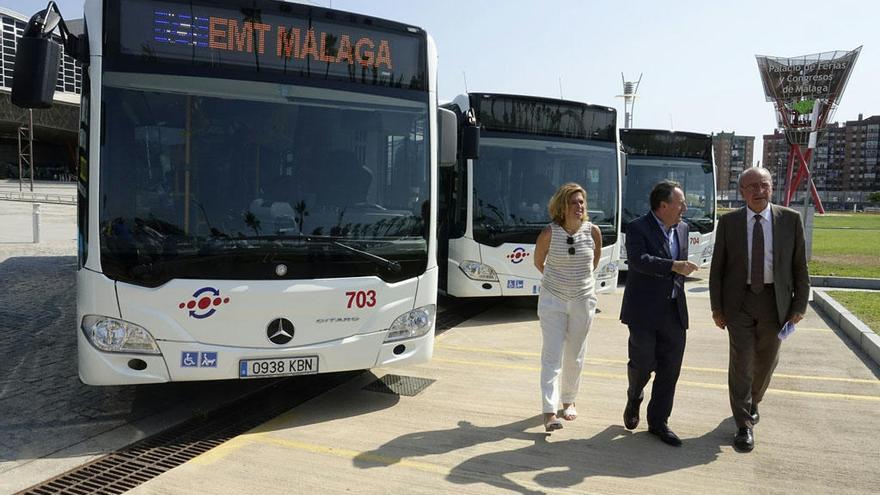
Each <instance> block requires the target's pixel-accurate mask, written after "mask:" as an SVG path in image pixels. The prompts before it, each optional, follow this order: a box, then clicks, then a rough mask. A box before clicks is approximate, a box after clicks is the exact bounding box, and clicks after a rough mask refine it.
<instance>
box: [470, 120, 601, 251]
mask: <svg viewBox="0 0 880 495" xmlns="http://www.w3.org/2000/svg"><path fill="white" fill-rule="evenodd" d="M473 167H474V212H473V215H474V218H473V221H474V239H475V240H476V241H477V242H479V243H481V244H486V245H490V246H498V245H500V244H502V243H505V242H518V243H534V242H535V239H536V238H537V236H538V233H539V232H540V231H541V229H542V228H544V227H545V226H546V225H547V223H548V222H550V217H549V214H548V213H547V203H548V202H549V200H550V197H551V196H553V193H554V192H555V190H556V187H558V186H559V185H561V184H563V183H566V182H577V183H578V184H580V185H581V186H583V188H584V189H585V190H586V191H587V210H588V213H589V217H590V221H591V222H593V223H595V224H596V225H598V226H599V228H600V229H601V230H602V234H603V244H606V245H607V244H610V243H613V242H615V241H616V239H615V237H616V229H615V219H616V217H617V211H616V210H617V187H616V184H617V152H616V150H615V144H614V143H613V142H610V143H604V142H590V143H585V142H584V141H576V140H564V139H558V140H557V139H554V140H542V139H534V138H522V139H516V138H508V137H504V138H501V137H491V136H487V137H483V138H482V139H481V140H480V158H479V159H478V160H475V161H474V165H473Z"/></svg>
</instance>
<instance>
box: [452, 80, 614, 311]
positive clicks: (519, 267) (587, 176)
mask: <svg viewBox="0 0 880 495" xmlns="http://www.w3.org/2000/svg"><path fill="white" fill-rule="evenodd" d="M443 107H444V108H449V109H450V110H452V111H453V112H455V113H456V115H457V116H458V122H459V127H460V140H459V142H460V143H461V148H462V152H461V153H460V154H459V160H458V162H457V163H456V165H455V166H454V167H453V168H448V169H443V170H441V177H440V188H441V192H440V201H441V225H440V229H441V234H440V237H441V242H440V250H441V256H440V270H441V275H440V287H441V290H443V291H445V292H446V293H447V294H448V295H451V296H456V297H479V296H530V295H536V294H538V293H539V291H540V280H541V273H540V272H538V269H537V268H536V267H535V265H534V258H533V255H534V252H535V241H536V239H537V237H538V234H539V233H540V232H541V230H542V229H543V228H544V227H546V226H547V224H548V223H549V222H550V217H549V214H548V213H547V203H548V202H549V200H550V197H551V196H552V195H553V193H554V192H555V191H556V189H557V188H558V187H559V186H560V185H562V184H564V183H566V182H577V183H578V184H580V185H581V186H583V187H584V189H585V190H586V191H587V206H588V213H589V219H590V221H591V222H593V223H595V224H596V225H598V226H599V228H600V229H601V231H602V246H603V247H602V257H601V259H600V261H599V267H598V269H597V271H596V287H597V290H598V291H599V292H608V291H612V290H614V288H615V286H616V285H617V259H618V246H619V243H618V238H619V232H620V222H619V220H620V215H619V213H618V212H619V201H620V181H619V173H618V170H619V163H618V157H619V154H618V141H617V113H616V111H615V110H614V109H613V108H609V107H604V106H597V105H587V104H584V103H578V102H574V101H568V100H556V99H548V98H536V97H531V96H519V95H505V94H488V93H470V94H467V95H462V96H459V97H457V98H456V99H455V100H454V101H453V102H452V103H449V104H445V105H443ZM475 136H478V137H479V138H478V139H476V138H475ZM444 239H445V240H446V242H443V240H444ZM444 249H445V250H446V252H444V251H443V250H444ZM444 264H445V266H444Z"/></svg>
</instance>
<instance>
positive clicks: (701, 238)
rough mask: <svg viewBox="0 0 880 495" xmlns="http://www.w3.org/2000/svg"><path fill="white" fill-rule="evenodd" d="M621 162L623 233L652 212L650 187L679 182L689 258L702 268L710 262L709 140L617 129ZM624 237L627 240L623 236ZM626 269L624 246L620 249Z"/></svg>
mask: <svg viewBox="0 0 880 495" xmlns="http://www.w3.org/2000/svg"><path fill="white" fill-rule="evenodd" d="M620 144H621V146H622V148H623V151H624V159H623V226H622V230H623V235H624V236H626V226H627V224H628V223H629V222H630V221H631V220H634V219H636V218H638V217H639V216H641V215H644V214H645V213H648V212H649V211H650V210H651V206H650V198H649V197H650V195H651V189H652V188H653V187H654V184H656V183H657V182H659V181H661V180H663V179H671V180H674V181H676V182H678V183H679V184H681V186H682V188H683V189H684V194H685V199H686V200H687V205H688V211H687V212H686V213H685V214H684V221H685V222H687V224H688V226H690V236H689V239H688V242H689V246H688V258H689V259H690V261H692V262H694V263H696V264H697V265H699V266H700V267H702V268H706V267H708V266H709V264H710V263H711V262H712V247H713V245H714V243H715V221H716V218H715V215H716V212H715V159H714V155H713V153H712V136H711V135H708V134H698V133H693V132H672V131H664V130H654V129H621V130H620ZM624 239H625V237H624ZM620 260H621V262H622V263H621V265H620V269H621V270H626V269H627V261H626V248H625V243H622V247H621V250H620Z"/></svg>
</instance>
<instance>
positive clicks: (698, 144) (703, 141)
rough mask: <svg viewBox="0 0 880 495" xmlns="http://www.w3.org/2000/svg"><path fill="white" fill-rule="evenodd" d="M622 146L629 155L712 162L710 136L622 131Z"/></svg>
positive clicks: (659, 131)
mask: <svg viewBox="0 0 880 495" xmlns="http://www.w3.org/2000/svg"><path fill="white" fill-rule="evenodd" d="M620 144H621V146H622V147H623V151H624V152H625V153H626V154H628V155H642V156H665V157H675V158H696V159H700V160H703V161H707V162H708V161H712V136H711V135H710V134H701V133H697V132H681V131H667V130H662V129H620Z"/></svg>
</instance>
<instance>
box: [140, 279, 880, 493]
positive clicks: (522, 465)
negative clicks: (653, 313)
mask: <svg viewBox="0 0 880 495" xmlns="http://www.w3.org/2000/svg"><path fill="white" fill-rule="evenodd" d="M620 298H621V295H620V294H613V295H607V296H601V297H600V307H601V308H602V309H603V313H601V314H600V315H599V317H598V318H597V320H596V323H595V326H594V328H593V330H592V331H591V334H590V337H589V339H590V341H589V350H588V362H587V367H586V369H585V371H584V380H583V383H582V392H581V399H580V400H579V401H578V409H579V411H580V414H581V416H580V417H579V418H578V419H577V421H575V422H570V423H566V424H565V428H564V429H563V430H560V431H558V432H555V433H553V434H552V435H546V434H545V433H544V432H543V427H542V426H541V422H540V421H541V420H540V416H539V414H538V412H539V397H538V388H537V381H538V371H539V366H540V363H539V355H538V352H539V348H540V333H539V328H538V324H537V321H536V319H535V313H534V309H533V308H516V307H511V306H504V307H498V308H495V309H493V310H491V311H489V312H487V313H484V314H483V315H480V316H478V317H477V318H474V319H472V320H470V321H468V322H466V323H465V324H463V325H460V326H459V327H456V328H454V329H452V330H450V331H448V332H447V333H445V334H443V335H442V336H440V337H439V338H438V340H437V348H436V353H435V358H434V359H433V361H432V362H431V363H429V364H427V365H423V366H418V367H413V368H408V369H402V370H374V374H371V373H368V374H365V375H363V376H362V377H361V378H360V379H359V380H356V381H354V382H351V383H348V384H346V385H343V386H340V387H339V388H337V389H335V390H332V391H330V392H328V393H327V394H325V395H324V396H321V397H319V398H317V399H315V400H312V401H310V402H308V403H306V404H304V405H302V406H300V407H297V408H295V409H293V410H291V411H289V412H288V413H287V414H285V415H283V416H281V417H278V418H276V419H275V420H273V421H270V422H268V423H266V424H264V425H262V426H261V427H259V428H257V429H255V430H253V431H251V432H250V433H248V434H245V435H242V436H240V437H237V438H235V439H234V440H231V441H229V442H227V443H226V444H223V445H221V446H220V447H218V448H215V449H214V450H212V451H210V452H208V453H206V454H204V455H202V456H200V457H197V458H195V459H194V460H192V461H190V462H189V463H187V464H184V465H182V466H180V467H178V468H176V469H174V470H172V471H169V472H167V473H165V474H164V475H162V476H160V477H158V478H156V479H154V480H152V481H150V482H148V483H146V484H144V485H141V486H140V487H139V488H137V489H135V490H134V492H135V493H216V492H218V491H220V490H222V491H225V492H233V493H359V494H360V493H430V494H434V495H436V494H438V493H524V494H537V493H615V494H617V493H634V494H635V493H639V494H644V493H652V494H656V493H676V494H678V493H716V494H720V493H736V494H741V493H748V492H753V491H757V492H759V493H800V494H808V493H838V494H839V493H876V490H877V479H878V478H877V476H878V474H877V473H878V472H880V435H878V434H877V432H878V431H880V414H878V412H880V381H878V376H880V371H878V370H877V369H876V367H874V366H873V365H872V364H870V363H869V362H868V361H866V360H865V359H863V357H862V356H860V355H858V354H857V353H856V351H853V350H852V349H850V348H849V347H848V345H847V344H846V343H845V341H844V340H842V339H841V337H840V336H839V335H838V334H837V333H835V331H832V330H831V329H830V328H829V327H828V325H826V323H825V322H824V321H823V320H822V319H821V318H820V317H819V316H818V315H817V314H816V313H815V312H814V311H813V310H812V309H811V310H809V311H808V314H807V317H806V318H805V320H804V321H803V322H802V323H801V324H800V325H799V328H798V330H797V332H796V333H795V334H794V335H793V336H792V337H791V338H789V340H787V341H786V342H785V343H784V345H783V349H782V354H781V362H780V365H779V368H778V369H777V373H776V375H775V378H774V380H773V383H772V384H771V389H770V390H769V391H768V393H767V395H766V398H765V401H764V402H763V403H762V405H761V413H762V419H761V423H760V424H759V425H758V426H757V428H756V431H755V435H756V442H757V447H756V449H755V451H754V452H752V453H751V454H738V453H736V452H734V450H733V448H732V447H731V440H732V435H733V432H734V430H735V427H734V423H733V421H732V419H731V418H730V411H729V407H728V401H727V385H726V383H727V375H726V368H727V337H726V334H725V333H723V332H722V331H720V330H718V329H716V328H714V327H713V326H712V323H711V319H710V318H709V311H708V288H707V286H706V284H705V282H703V281H698V282H694V283H691V284H689V298H690V301H689V302H690V310H691V322H692V323H691V324H692V328H691V330H690V331H689V333H688V345H687V350H686V352H685V362H684V369H683V372H682V376H681V380H680V382H679V386H678V393H677V397H676V407H675V410H674V412H673V416H672V418H671V419H670V426H671V427H672V428H673V429H674V430H675V431H676V432H677V433H678V434H679V435H680V436H681V437H682V439H683V440H684V446H683V447H682V448H672V447H668V446H666V445H665V444H662V443H661V442H660V441H659V440H658V439H657V438H655V437H654V436H653V435H650V434H648V433H647V431H646V430H645V425H644V424H642V425H640V427H639V428H638V429H637V430H636V431H635V432H629V431H627V430H625V429H624V428H623V426H622V417H621V414H622V410H623V406H624V403H625V394H624V390H625V388H626V383H627V382H626V340H627V332H626V329H625V328H624V327H623V326H621V325H620V323H619V322H618V321H617V319H616V315H617V311H618V308H619V304H620ZM386 373H396V374H404V375H411V376H417V377H423V378H429V379H432V380H436V381H435V382H434V383H433V384H431V385H430V386H429V387H427V389H425V390H424V391H423V392H421V393H420V394H419V395H417V396H415V397H397V396H394V395H388V394H383V393H377V392H373V391H367V390H363V387H364V386H365V385H366V384H367V383H369V382H370V381H372V380H374V379H375V378H376V377H377V376H382V375H384V374H386ZM643 415H644V408H643ZM643 423H644V422H643Z"/></svg>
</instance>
